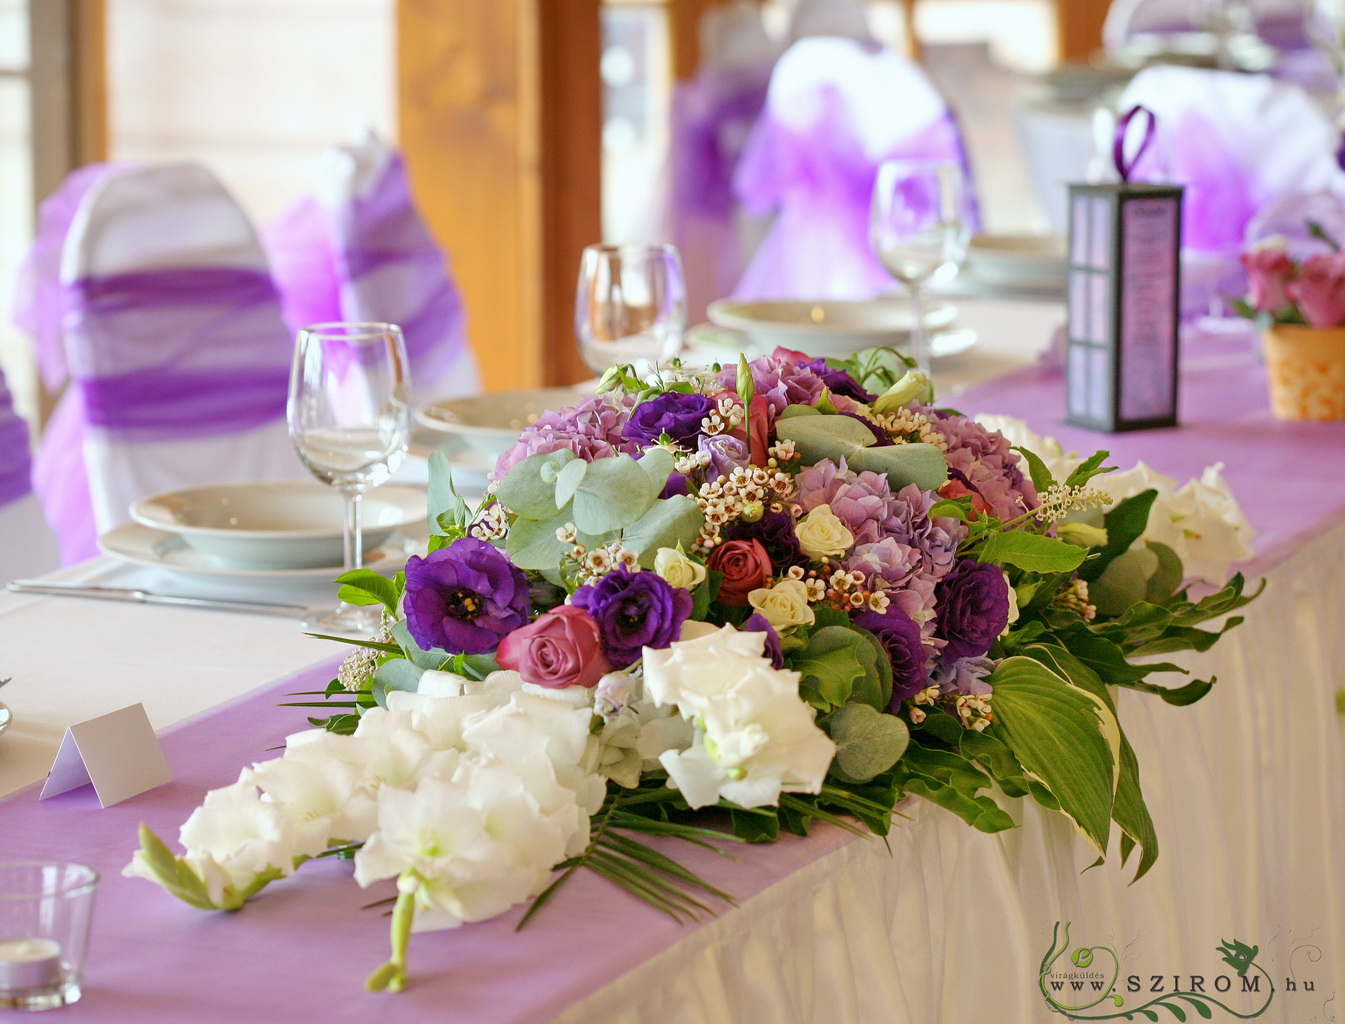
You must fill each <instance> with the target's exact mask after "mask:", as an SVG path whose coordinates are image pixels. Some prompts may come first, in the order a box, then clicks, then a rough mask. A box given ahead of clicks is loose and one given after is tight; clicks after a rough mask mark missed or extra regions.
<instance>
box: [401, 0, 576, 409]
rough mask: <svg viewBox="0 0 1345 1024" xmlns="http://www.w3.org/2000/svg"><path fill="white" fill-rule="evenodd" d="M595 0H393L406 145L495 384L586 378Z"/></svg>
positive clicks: (489, 384)
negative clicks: (577, 297) (582, 314)
mask: <svg viewBox="0 0 1345 1024" xmlns="http://www.w3.org/2000/svg"><path fill="white" fill-rule="evenodd" d="M598 7H599V0H565V2H563V3H556V2H554V0H491V2H489V3H482V2H481V0H398V4H397V18H398V23H397V57H398V116H399V121H400V129H399V134H400V143H401V146H402V149H403V150H404V152H405V154H406V162H407V167H408V170H409V172H410V176H411V182H412V187H413V189H414V191H415V194H416V199H417V202H418V204H419V206H420V208H421V210H422V212H423V213H424V215H425V218H426V220H427V222H428V223H429V226H430V229H431V230H432V231H433V232H434V234H435V236H436V238H437V239H438V240H439V241H440V243H441V244H442V245H443V246H444V248H445V249H446V250H447V251H448V253H449V255H450V258H451V261H452V268H453V273H454V276H455V277H456V279H457V281H458V285H459V287H460V288H461V289H462V293H463V298H464V302H465V304H466V307H467V332H468V338H469V340H470V341H471V344H472V347H473V349H474V350H475V352H476V355H477V359H478V362H479V363H480V366H481V371H482V379H483V381H484V384H485V387H486V389H487V390H501V389H507V388H517V387H529V386H536V385H539V384H559V383H569V382H572V381H575V380H579V379H581V378H583V377H586V376H588V371H587V370H586V369H585V368H584V366H583V362H582V360H581V359H580V358H579V353H578V349H577V347H576V344H575V339H574V292H575V281H576V276H577V274H578V269H579V254H580V252H581V250H582V249H583V247H584V246H585V245H587V244H589V243H590V242H595V241H598V240H599V239H600V236H601V193H600V188H601V175H600V170H601V150H600V144H601V123H602V93H601V85H600V80H599V75H598V61H599V55H600V45H601V39H600V31H599V17H598Z"/></svg>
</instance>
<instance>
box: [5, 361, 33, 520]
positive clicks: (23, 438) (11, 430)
mask: <svg viewBox="0 0 1345 1024" xmlns="http://www.w3.org/2000/svg"><path fill="white" fill-rule="evenodd" d="M32 469H33V466H32V458H31V456H30V455H29V452H28V425H27V424H26V423H24V421H23V419H22V417H20V416H19V414H18V413H16V412H15V411H14V402H13V399H12V396H11V395H10V393H9V387H8V385H6V383H5V375H4V374H3V373H0V506H3V505H8V504H9V503H10V502H12V501H17V500H18V499H19V498H22V497H23V496H24V495H25V494H28V493H29V492H31V491H32V489H33V473H32Z"/></svg>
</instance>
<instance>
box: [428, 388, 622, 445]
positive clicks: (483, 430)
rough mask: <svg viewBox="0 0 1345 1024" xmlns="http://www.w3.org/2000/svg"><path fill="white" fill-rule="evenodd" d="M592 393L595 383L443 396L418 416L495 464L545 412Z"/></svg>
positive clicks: (433, 428) (455, 442)
mask: <svg viewBox="0 0 1345 1024" xmlns="http://www.w3.org/2000/svg"><path fill="white" fill-rule="evenodd" d="M594 383H596V381H595V382H594ZM591 394H593V388H592V387H591V386H589V387H584V386H575V387H564V388H527V389H523V390H520V391H491V392H487V393H486V394H481V395H469V396H467V397H464V398H442V399H439V400H437V401H434V402H427V403H426V404H425V405H422V406H421V407H420V408H419V409H417V410H416V420H417V422H419V423H420V424H421V425H422V426H424V427H428V428H429V429H431V430H434V431H437V432H438V433H440V434H446V435H448V436H449V438H450V439H451V440H452V441H453V443H454V446H455V448H457V449H459V450H462V451H472V452H477V453H480V455H481V456H482V457H483V458H488V459H489V460H490V461H491V463H492V464H493V463H494V461H495V459H496V458H498V457H499V456H500V455H502V454H503V453H504V452H506V451H508V450H509V449H510V448H511V447H513V444H514V442H515V441H517V440H518V435H519V434H520V433H521V432H522V431H523V428H524V427H526V426H529V425H531V424H533V423H536V422H537V418H538V417H539V416H541V415H542V413H544V412H547V411H549V410H550V411H554V410H558V409H565V408H568V407H569V406H571V405H574V404H576V403H577V402H578V401H579V400H580V399H583V398H587V397H588V396H589V395H591Z"/></svg>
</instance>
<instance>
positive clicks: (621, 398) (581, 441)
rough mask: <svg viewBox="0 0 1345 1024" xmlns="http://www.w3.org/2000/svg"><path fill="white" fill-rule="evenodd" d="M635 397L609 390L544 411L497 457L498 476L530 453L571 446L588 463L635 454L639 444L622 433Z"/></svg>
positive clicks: (541, 452)
mask: <svg viewBox="0 0 1345 1024" xmlns="http://www.w3.org/2000/svg"><path fill="white" fill-rule="evenodd" d="M633 402H634V399H633V398H630V397H629V396H626V395H619V394H615V393H610V392H609V393H607V394H602V395H590V396H589V397H588V398H585V399H582V400H581V401H579V402H578V403H577V404H575V405H572V406H570V407H569V408H568V409H562V410H560V411H559V412H550V411H548V412H544V413H542V415H541V416H539V417H538V418H537V422H536V423H533V424H532V425H531V426H529V427H527V428H525V429H524V431H523V432H522V433H521V434H520V435H519V437H518V440H517V441H516V442H515V443H514V446H513V447H512V448H510V449H509V450H508V451H506V452H505V453H504V454H503V455H501V456H500V457H499V459H498V460H496V463H495V478H496V479H497V480H502V479H503V478H504V475H505V474H506V473H508V472H509V470H511V469H513V468H514V467H515V466H516V465H518V464H519V463H520V462H522V461H523V460H524V459H526V458H527V457H528V456H529V455H544V454H546V453H547V452H555V451H560V450H561V449H569V450H570V451H572V452H574V453H575V454H576V455H578V456H579V457H580V458H581V459H583V460H584V461H585V462H592V461H593V460H594V459H605V458H609V457H611V456H613V455H619V454H626V455H634V454H635V453H636V452H637V451H639V445H638V444H637V443H636V442H634V441H631V440H629V439H627V438H625V437H624V436H622V431H623V429H624V428H625V425H626V421H627V419H628V418H629V416H630V407H631V405H632V404H633Z"/></svg>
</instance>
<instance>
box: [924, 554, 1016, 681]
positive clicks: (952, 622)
mask: <svg viewBox="0 0 1345 1024" xmlns="http://www.w3.org/2000/svg"><path fill="white" fill-rule="evenodd" d="M934 600H935V605H936V611H937V615H938V627H937V634H938V635H939V636H940V637H942V638H943V639H944V640H945V641H947V643H946V644H945V645H944V648H943V651H942V652H941V654H940V660H941V661H942V662H944V663H945V664H947V663H950V662H954V661H958V660H959V659H962V658H976V657H980V656H981V655H983V654H986V653H987V652H988V651H989V650H990V647H991V645H992V644H994V642H995V638H996V637H998V636H999V635H1000V634H1001V633H1003V632H1004V627H1005V626H1007V625H1008V624H1009V581H1008V580H1007V579H1005V578H1004V570H1003V569H1001V568H1000V567H999V566H997V565H989V564H987V563H982V562H977V561H975V560H974V559H970V558H964V559H962V560H961V561H960V562H958V563H957V565H955V566H954V567H953V570H952V572H950V573H949V574H948V575H947V576H945V577H944V578H943V579H941V580H940V581H939V584H938V586H937V587H935V588H934Z"/></svg>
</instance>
